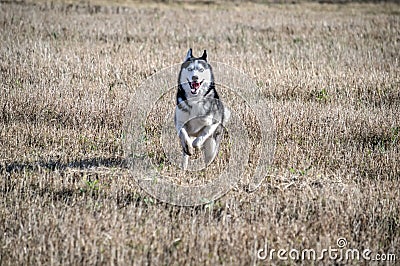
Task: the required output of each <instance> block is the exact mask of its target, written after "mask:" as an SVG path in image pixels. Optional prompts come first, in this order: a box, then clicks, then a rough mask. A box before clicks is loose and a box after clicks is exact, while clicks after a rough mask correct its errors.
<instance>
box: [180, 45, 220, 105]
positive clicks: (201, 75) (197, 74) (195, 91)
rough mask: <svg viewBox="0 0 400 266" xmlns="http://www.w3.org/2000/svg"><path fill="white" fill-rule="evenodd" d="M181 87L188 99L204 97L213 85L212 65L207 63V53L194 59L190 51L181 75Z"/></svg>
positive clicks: (182, 66)
mask: <svg viewBox="0 0 400 266" xmlns="http://www.w3.org/2000/svg"><path fill="white" fill-rule="evenodd" d="M178 82H179V85H180V86H181V88H182V89H183V90H184V91H185V94H186V96H187V97H196V96H204V95H205V93H206V92H207V91H208V89H209V88H210V86H212V85H213V82H214V81H213V74H212V69H211V65H210V64H208V62H207V51H206V50H204V52H203V55H202V56H201V57H193V55H192V49H189V51H188V52H187V55H186V57H185V60H184V62H183V63H182V65H181V71H180V74H179V81H178Z"/></svg>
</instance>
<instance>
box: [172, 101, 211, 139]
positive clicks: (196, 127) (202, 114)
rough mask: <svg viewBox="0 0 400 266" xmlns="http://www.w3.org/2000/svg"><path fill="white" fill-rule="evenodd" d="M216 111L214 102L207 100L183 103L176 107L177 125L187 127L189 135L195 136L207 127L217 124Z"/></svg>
mask: <svg viewBox="0 0 400 266" xmlns="http://www.w3.org/2000/svg"><path fill="white" fill-rule="evenodd" d="M214 109H215V108H214V106H213V102H211V101H207V100H199V101H190V102H184V103H181V104H180V105H178V106H177V107H176V114H175V115H176V122H177V125H180V126H183V127H185V129H186V131H187V132H188V134H189V135H195V134H196V133H197V132H199V131H200V130H201V129H202V128H204V127H205V126H209V125H211V124H213V123H215V121H214V115H215V110H214Z"/></svg>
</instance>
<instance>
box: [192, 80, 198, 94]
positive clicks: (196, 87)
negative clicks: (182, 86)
mask: <svg viewBox="0 0 400 266" xmlns="http://www.w3.org/2000/svg"><path fill="white" fill-rule="evenodd" d="M191 85H192V93H196V91H197V89H198V88H199V87H200V82H196V81H192V84H191Z"/></svg>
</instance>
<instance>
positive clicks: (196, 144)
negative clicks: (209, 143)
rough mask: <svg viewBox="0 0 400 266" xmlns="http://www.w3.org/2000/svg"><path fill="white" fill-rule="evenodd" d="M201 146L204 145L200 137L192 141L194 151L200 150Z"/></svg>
mask: <svg viewBox="0 0 400 266" xmlns="http://www.w3.org/2000/svg"><path fill="white" fill-rule="evenodd" d="M203 144H204V137H203V136H201V137H197V138H196V139H195V140H194V141H193V143H192V146H193V147H194V148H195V149H200V148H201V147H202V146H203Z"/></svg>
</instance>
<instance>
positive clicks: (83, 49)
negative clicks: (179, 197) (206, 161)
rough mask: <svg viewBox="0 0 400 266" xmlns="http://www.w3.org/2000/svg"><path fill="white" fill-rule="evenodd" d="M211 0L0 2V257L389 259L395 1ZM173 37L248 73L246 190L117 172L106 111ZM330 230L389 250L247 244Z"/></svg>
mask: <svg viewBox="0 0 400 266" xmlns="http://www.w3.org/2000/svg"><path fill="white" fill-rule="evenodd" d="M212 2H213V1H207V2H202V3H200V4H199V3H186V2H185V3H182V2H179V3H172V4H165V3H156V2H153V3H136V4H135V3H133V2H129V1H119V2H114V3H107V1H99V2H98V3H97V4H94V3H95V2H93V1H90V3H89V2H85V1H80V2H76V3H73V2H71V3H69V2H61V1H60V2H29V1H28V2H8V1H1V3H0V84H1V88H0V89H1V93H0V109H1V112H0V175H1V179H0V265H38V264H55V265H57V264H73V265H87V264H107V265H108V264H120V265H124V264H135V265H142V264H144V265H170V264H172V265H187V264H189V265H253V264H255V265H267V264H285V265H288V264H289V265H291V264H305V265H309V264H321V263H322V264H354V265H356V264H360V263H361V264H368V263H373V264H380V263H382V264H386V263H388V264H390V265H395V264H397V263H399V261H400V215H399V214H400V184H399V181H400V180H399V179H400V160H399V158H400V89H399V87H400V61H399V59H400V5H398V4H395V3H357V4H356V3H350V4H343V3H342V4H319V3H309V2H297V1H296V3H288V4H276V3H274V4H271V3H265V1H264V2H263V1H261V2H262V3H240V4H238V3H225V2H216V3H212ZM189 47H192V48H193V49H194V52H195V54H196V55H197V54H199V53H200V51H202V50H203V49H207V50H208V52H209V57H210V60H214V61H219V62H224V63H226V64H228V65H231V66H233V67H235V68H238V69H240V70H241V71H243V72H244V73H246V74H247V75H249V76H250V77H251V78H252V79H254V81H255V82H256V83H257V84H258V86H259V90H258V91H257V93H256V95H254V97H259V98H262V99H265V100H266V101H267V102H268V105H269V108H270V109H271V113H272V116H273V118H274V121H275V127H276V138H277V139H276V152H275V157H274V161H273V164H272V166H271V167H270V168H269V172H268V175H267V176H265V181H264V182H263V184H262V185H261V186H260V188H259V189H258V190H257V191H255V192H252V193H250V192H248V191H246V189H245V188H244V187H243V186H241V185H240V184H239V185H238V186H237V187H235V188H234V189H233V190H232V191H231V192H229V193H228V194H227V195H225V196H224V197H222V198H221V199H219V200H217V201H214V202H212V203H209V204H207V205H203V206H198V207H179V206H172V205H169V204H166V203H161V202H159V201H157V200H155V199H153V198H152V197H150V196H149V195H147V194H146V192H144V191H143V190H142V189H141V188H140V187H139V186H138V185H137V184H136V183H135V181H134V179H133V177H132V176H131V174H130V171H129V169H128V168H127V167H126V165H125V163H124V162H125V158H124V147H123V142H124V140H123V133H124V132H123V124H124V117H125V112H126V108H127V106H128V103H129V101H130V99H131V98H132V97H133V95H134V94H135V90H136V88H137V87H138V86H139V84H141V83H142V82H143V81H145V80H146V78H147V77H149V76H150V75H151V74H153V73H156V72H157V71H159V70H160V69H163V68H165V67H169V66H170V65H172V64H176V63H180V62H181V60H182V59H183V58H184V56H185V53H186V51H187V49H188V48H189ZM142 104H143V105H147V104H151V103H147V102H143V103H142ZM231 152H233V151H231ZM339 238H345V239H346V241H347V245H346V248H348V249H358V250H360V251H362V250H364V249H370V250H371V251H372V253H371V258H376V256H375V255H377V254H381V255H382V254H383V255H390V254H394V255H395V256H396V260H397V261H394V260H393V259H392V261H391V262H382V261H381V262H379V261H367V260H363V259H360V261H359V260H356V259H352V260H348V261H341V262H340V261H334V260H330V259H329V258H328V256H325V258H324V259H323V260H321V261H313V260H305V261H302V260H300V259H289V260H286V261H284V260H280V259H279V258H278V257H277V255H276V254H275V255H274V257H273V258H272V260H270V259H269V258H267V259H265V260H262V259H258V258H257V252H258V250H260V249H261V248H264V247H265V246H266V243H268V249H269V250H271V249H276V250H278V249H285V250H291V249H297V250H300V251H301V250H304V249H315V250H316V251H317V252H322V250H323V249H328V248H329V247H332V248H338V245H337V240H338V239H339ZM388 257H389V256H386V258H388ZM392 258H393V257H392Z"/></svg>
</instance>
